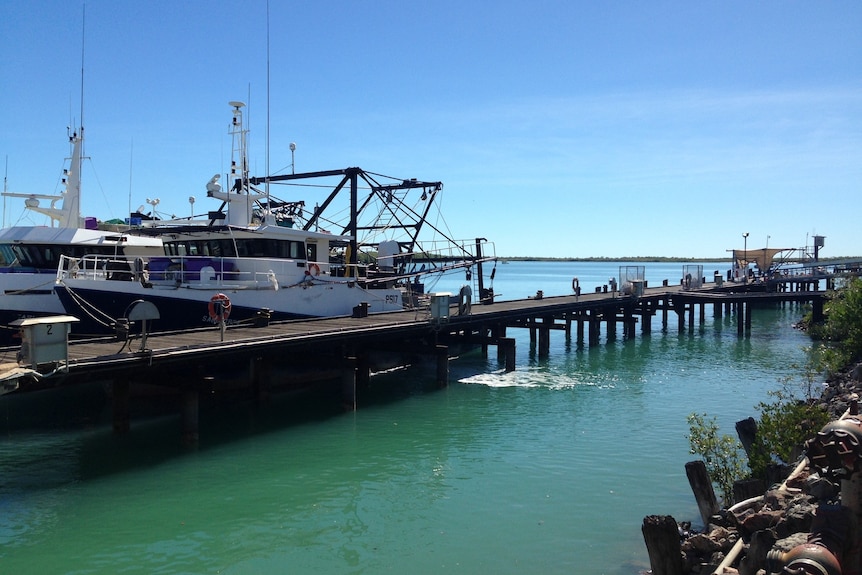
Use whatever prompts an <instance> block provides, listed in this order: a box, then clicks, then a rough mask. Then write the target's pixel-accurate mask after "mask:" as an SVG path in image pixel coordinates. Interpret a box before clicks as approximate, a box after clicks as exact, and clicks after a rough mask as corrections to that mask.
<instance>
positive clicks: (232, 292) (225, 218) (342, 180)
mask: <svg viewBox="0 0 862 575" xmlns="http://www.w3.org/2000/svg"><path fill="white" fill-rule="evenodd" d="M230 105H231V107H232V108H233V117H232V122H231V128H230V134H231V136H232V139H233V154H232V156H233V159H232V162H231V171H230V173H229V174H228V178H229V183H230V186H229V189H228V190H223V189H222V186H221V184H220V179H221V176H220V175H216V176H214V177H213V178H211V179H210V180H209V182H208V183H207V186H206V188H207V196H208V197H209V198H211V199H214V200H217V201H220V202H221V204H220V207H219V208H218V209H216V210H214V211H211V212H208V214H207V217H206V218H205V219H202V220H196V221H191V220H184V221H165V220H158V219H150V218H146V217H144V216H143V215H142V214H132V217H131V218H130V222H131V223H132V224H133V229H132V230H131V233H133V234H137V235H139V236H141V237H153V238H159V239H160V240H161V242H162V243H163V246H164V253H163V254H161V255H160V256H158V257H150V258H147V259H143V258H141V259H139V260H137V261H135V262H134V265H132V266H131V267H129V266H128V264H127V262H123V261H120V262H116V261H114V260H113V258H111V257H109V256H104V255H92V254H91V255H86V256H83V257H80V256H74V255H68V256H64V257H62V258H61V261H60V262H59V265H58V269H57V274H56V285H55V291H56V293H57V295H58V296H59V298H60V300H61V301H62V303H63V306H64V308H65V312H66V313H68V314H70V315H73V316H75V317H77V318H79V319H80V320H81V324H82V325H81V327H80V331H82V332H84V333H93V332H109V331H111V330H112V329H115V328H116V326H117V325H121V324H124V323H126V324H127V323H128V322H123V321H121V320H123V319H124V318H127V317H128V314H129V310H130V309H131V308H132V307H133V304H135V303H136V302H140V301H146V302H149V303H150V304H152V305H153V306H154V307H155V309H156V310H157V315H158V319H157V320H155V321H153V322H152V324H151V326H150V329H151V330H152V331H159V330H174V329H185V328H193V327H201V326H206V325H226V324H242V323H246V322H255V321H260V320H261V319H262V318H263V319H265V320H279V319H291V318H307V317H331V316H343V315H365V314H368V313H384V312H388V311H396V310H399V311H400V310H403V309H409V308H414V307H417V306H421V305H423V303H427V296H426V294H427V290H428V288H429V287H430V286H433V285H435V282H436V281H437V280H438V279H439V277H440V276H441V275H443V274H446V273H450V272H456V271H457V272H458V273H463V274H464V276H463V277H464V278H465V279H466V281H468V282H470V283H473V282H477V283H478V286H477V290H478V291H477V293H478V294H479V296H480V299H484V300H485V301H490V300H492V299H493V286H492V285H490V284H489V285H488V287H486V286H485V277H484V270H483V264H485V265H486V266H487V264H488V263H490V262H494V261H495V256H494V254H493V244H491V243H489V242H487V241H486V240H484V239H479V240H471V241H469V242H463V241H461V242H459V241H456V240H453V239H451V238H450V237H449V236H448V235H447V234H445V233H444V232H443V231H442V230H441V229H439V228H438V227H436V226H434V225H433V224H431V223H430V222H429V218H428V215H429V213H430V211H431V210H432V208H434V207H435V206H438V205H439V204H438V194H439V193H440V191H441V190H442V184H441V183H440V182H423V181H418V180H415V179H389V180H390V181H391V183H386V184H384V183H381V182H380V181H379V180H382V179H383V178H384V177H383V176H380V175H379V174H371V173H369V172H366V171H365V170H362V169H360V168H346V169H340V170H329V171H322V172H310V173H299V174H288V175H273V176H268V177H258V178H255V177H251V176H250V175H249V172H248V160H247V149H246V141H247V138H246V130H245V128H244V126H243V108H244V104H243V103H241V102H231V103H230ZM312 180H313V181H314V182H315V183H313V184H312V183H310V181H312ZM320 181H328V182H333V181H334V182H335V185H334V188H333V189H332V191H331V192H330V193H329V195H328V196H326V197H325V198H321V201H319V202H317V203H316V205H315V206H314V208H311V209H309V208H308V207H307V206H309V205H310V202H307V201H306V200H294V201H283V200H279V199H277V198H275V197H274V196H273V195H272V194H271V193H270V187H271V186H275V185H293V186H294V189H298V190H302V191H303V193H309V192H315V191H317V190H320V189H323V188H322V186H324V184H319V183H316V182H320ZM261 186H263V187H261ZM317 193H320V192H317ZM345 196H346V198H345ZM345 199H346V202H345ZM423 236H429V237H428V238H425V237H423ZM124 266H125V267H124ZM119 268H122V271H123V273H122V274H118V273H117V272H116V271H114V272H111V271H110V270H116V269H119ZM491 276H493V271H492V272H491ZM474 277H475V278H476V279H475V280H474V279H473V278H474ZM463 281H464V280H462V282H463ZM490 282H493V278H492V277H490ZM469 291H470V292H472V288H470V289H469Z"/></svg>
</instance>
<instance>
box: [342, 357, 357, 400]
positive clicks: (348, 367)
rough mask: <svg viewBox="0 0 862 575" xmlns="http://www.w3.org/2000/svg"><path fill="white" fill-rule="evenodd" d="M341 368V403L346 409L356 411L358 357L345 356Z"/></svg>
mask: <svg viewBox="0 0 862 575" xmlns="http://www.w3.org/2000/svg"><path fill="white" fill-rule="evenodd" d="M344 364H345V365H344V367H343V368H342V369H341V405H342V406H343V407H344V410H345V411H356V358H355V357H353V356H349V357H345V358H344Z"/></svg>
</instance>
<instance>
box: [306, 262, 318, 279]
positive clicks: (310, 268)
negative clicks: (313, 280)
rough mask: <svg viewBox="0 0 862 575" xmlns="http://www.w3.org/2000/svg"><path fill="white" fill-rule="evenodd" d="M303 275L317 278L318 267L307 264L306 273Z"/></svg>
mask: <svg viewBox="0 0 862 575" xmlns="http://www.w3.org/2000/svg"><path fill="white" fill-rule="evenodd" d="M305 273H306V274H308V275H310V276H319V275H320V266H319V265H317V264H308V271H306V272H305Z"/></svg>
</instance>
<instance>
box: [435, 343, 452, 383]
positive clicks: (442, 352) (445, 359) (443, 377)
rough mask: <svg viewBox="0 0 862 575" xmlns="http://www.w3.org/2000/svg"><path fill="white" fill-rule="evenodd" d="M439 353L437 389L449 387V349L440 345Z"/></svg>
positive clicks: (437, 349)
mask: <svg viewBox="0 0 862 575" xmlns="http://www.w3.org/2000/svg"><path fill="white" fill-rule="evenodd" d="M436 352H437V387H439V388H444V387H447V386H448V385H449V348H448V347H447V346H445V345H438V346H437V347H436Z"/></svg>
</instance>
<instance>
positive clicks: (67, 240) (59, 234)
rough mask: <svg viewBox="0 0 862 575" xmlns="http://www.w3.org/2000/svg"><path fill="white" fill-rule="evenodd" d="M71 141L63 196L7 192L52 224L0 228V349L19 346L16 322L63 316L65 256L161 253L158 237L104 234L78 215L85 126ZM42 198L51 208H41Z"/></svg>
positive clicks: (117, 258) (114, 257)
mask: <svg viewBox="0 0 862 575" xmlns="http://www.w3.org/2000/svg"><path fill="white" fill-rule="evenodd" d="M69 143H70V144H71V147H72V153H71V157H70V158H69V164H68V167H67V168H65V169H64V170H63V180H62V184H63V187H64V190H63V192H62V193H61V194H59V195H50V194H27V193H13V192H4V193H3V195H4V196H6V197H13V198H23V199H24V206H25V208H26V210H28V211H29V212H33V213H37V214H41V215H43V216H48V218H49V219H50V221H51V225H50V226H36V225H28V226H12V227H7V228H4V229H2V230H0V261H2V263H0V326H2V327H0V345H9V344H13V343H19V342H20V340H18V339H16V338H17V336H18V330H17V329H15V328H11V327H7V326H8V324H9V323H11V322H12V321H14V320H17V319H24V318H32V317H39V316H49V315H59V314H63V313H64V311H63V304H62V303H60V300H59V298H58V297H57V295H56V293H55V292H54V282H55V278H56V275H57V266H58V265H60V261H61V256H63V255H66V256H71V257H83V256H84V255H86V254H97V255H100V256H104V257H109V258H111V259H112V260H114V261H115V262H121V261H126V259H127V258H131V259H132V260H133V259H134V258H147V257H150V256H153V255H159V254H161V253H163V251H162V242H161V240H160V239H158V238H153V237H145V236H140V235H129V234H126V233H118V232H115V231H110V230H102V229H99V225H98V222H97V220H96V218H82V217H81V216H80V204H81V167H82V163H83V145H84V128H83V126H81V127H79V128H78V129H77V130H75V131H73V132H72V133H70V135H69ZM42 200H48V201H50V206H49V207H46V206H42V205H41V201H42ZM58 202H59V203H60V205H59V207H57V203H58ZM126 265H128V264H126Z"/></svg>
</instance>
